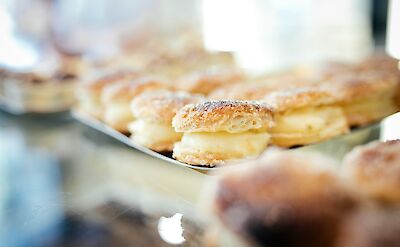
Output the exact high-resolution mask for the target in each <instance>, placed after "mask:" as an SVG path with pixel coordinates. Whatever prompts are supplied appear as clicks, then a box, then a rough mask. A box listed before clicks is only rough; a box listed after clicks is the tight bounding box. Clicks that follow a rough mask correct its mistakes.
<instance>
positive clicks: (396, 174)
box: [342, 140, 400, 203]
mask: <svg viewBox="0 0 400 247" xmlns="http://www.w3.org/2000/svg"><path fill="white" fill-rule="evenodd" d="M342 172H343V174H344V176H345V177H346V178H347V179H348V180H349V181H350V182H351V183H352V184H353V185H354V186H356V187H357V188H359V189H360V190H361V191H363V192H364V193H365V194H367V195H368V196H370V197H371V198H374V199H377V200H381V201H385V202H394V203H399V202H400V190H399V188H400V140H394V141H387V142H373V143H370V144H368V145H365V146H360V147H357V148H355V149H354V150H353V151H351V152H350V153H349V154H348V155H347V156H346V157H345V161H344V164H343V167H342Z"/></svg>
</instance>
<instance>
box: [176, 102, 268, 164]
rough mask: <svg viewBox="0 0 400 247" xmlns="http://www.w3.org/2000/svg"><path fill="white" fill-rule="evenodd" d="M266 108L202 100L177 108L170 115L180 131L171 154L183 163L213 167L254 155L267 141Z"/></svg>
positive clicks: (249, 104) (254, 104) (250, 104)
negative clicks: (178, 138)
mask: <svg viewBox="0 0 400 247" xmlns="http://www.w3.org/2000/svg"><path fill="white" fill-rule="evenodd" d="M272 124H273V120H272V113H271V110H270V108H269V107H268V106H267V105H265V104H262V103H257V102H253V101H230V100H220V101H206V102H203V103H199V104H190V105H187V106H185V107H183V108H182V109H180V110H179V111H178V112H177V114H176V116H175V117H174V118H173V121H172V125H173V126H174V128H175V131H176V132H183V137H182V140H181V141H180V142H178V143H176V144H175V147H174V150H173V157H174V158H176V159H177V160H179V161H182V162H184V163H188V164H193V165H203V166H215V165H218V164H223V163H225V161H228V160H237V159H243V158H246V157H253V156H258V155H259V154H260V153H261V152H262V151H263V150H264V149H265V148H266V146H267V145H268V143H269V134H268V132H267V129H268V128H270V127H271V126H272Z"/></svg>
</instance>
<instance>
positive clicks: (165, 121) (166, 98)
mask: <svg viewBox="0 0 400 247" xmlns="http://www.w3.org/2000/svg"><path fill="white" fill-rule="evenodd" d="M202 100H203V97H201V96H199V95H192V94H189V93H185V92H170V91H165V90H162V91H150V92H145V93H143V94H141V95H139V96H137V97H136V98H135V99H134V100H133V101H132V103H131V111H132V114H133V117H134V121H132V122H131V123H130V124H129V131H130V132H131V133H132V135H131V138H132V139H133V140H134V141H135V142H137V143H139V144H141V145H143V146H145V147H148V148H150V149H153V150H155V151H159V152H162V151H172V148H173V145H174V143H175V142H177V141H179V140H180V139H181V137H182V133H177V132H175V130H174V128H173V127H172V124H171V122H172V118H173V117H174V116H175V114H176V112H177V111H178V110H179V109H180V108H182V107H183V106H185V105H187V104H190V103H197V102H200V101H202Z"/></svg>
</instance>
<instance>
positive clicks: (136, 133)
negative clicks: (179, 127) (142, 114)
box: [128, 119, 182, 146]
mask: <svg viewBox="0 0 400 247" xmlns="http://www.w3.org/2000/svg"><path fill="white" fill-rule="evenodd" d="M128 128H129V131H130V132H131V133H133V135H132V137H133V138H134V139H135V141H137V142H139V143H141V144H143V145H145V146H149V145H155V144H160V143H167V142H171V143H174V142H177V141H179V140H180V139H181V137H182V133H177V132H175V130H174V128H173V127H172V125H170V124H165V123H157V122H152V121H147V120H145V119H137V120H135V121H133V122H132V123H130V124H129V126H128Z"/></svg>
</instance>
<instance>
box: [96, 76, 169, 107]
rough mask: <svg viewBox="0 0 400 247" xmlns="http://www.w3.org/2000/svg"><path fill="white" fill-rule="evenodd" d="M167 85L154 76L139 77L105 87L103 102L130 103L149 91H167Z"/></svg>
mask: <svg viewBox="0 0 400 247" xmlns="http://www.w3.org/2000/svg"><path fill="white" fill-rule="evenodd" d="M167 88H168V84H167V82H165V80H163V79H162V78H159V77H155V76H139V77H137V78H135V79H131V80H129V81H122V82H119V83H114V84H112V85H109V86H107V87H106V88H105V89H104V91H103V93H102V96H101V97H102V101H103V102H111V101H130V100H132V98H134V97H135V96H137V95H139V94H141V93H143V92H145V91H149V90H160V89H167Z"/></svg>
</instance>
